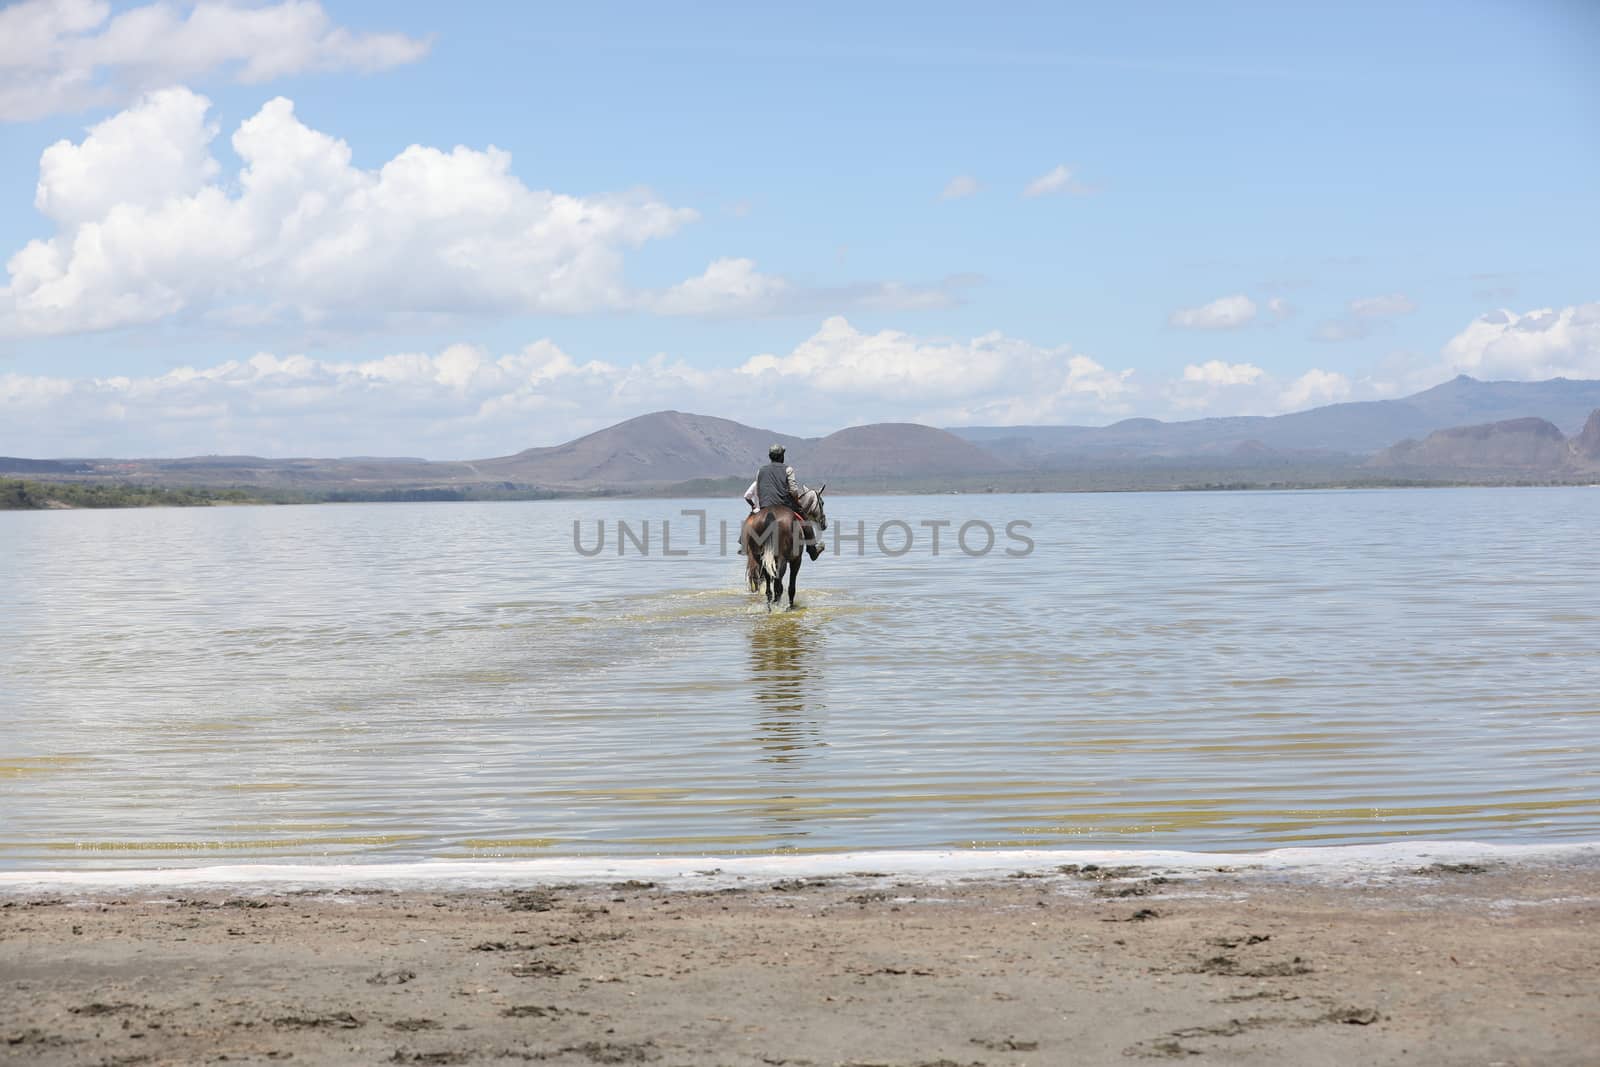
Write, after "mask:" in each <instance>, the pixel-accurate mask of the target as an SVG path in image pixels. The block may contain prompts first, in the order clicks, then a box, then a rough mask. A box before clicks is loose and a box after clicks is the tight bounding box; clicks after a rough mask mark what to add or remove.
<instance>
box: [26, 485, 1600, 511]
mask: <svg viewBox="0 0 1600 1067" xmlns="http://www.w3.org/2000/svg"><path fill="white" fill-rule="evenodd" d="M1595 487H1600V482H1597V481H1596V480H1595V479H1594V478H1593V477H1592V476H1585V477H1581V478H1580V477H1573V478H1565V479H1559V478H1557V479H1552V478H1517V477H1514V476H1503V477H1485V478H1481V479H1464V478H1424V477H1418V478H1396V477H1384V478H1371V479H1350V478H1343V479H1338V480H1330V481H1325V482H1322V481H1314V480H1313V481H1259V482H1257V481H1229V482H1198V483H1179V484H1116V483H1112V484H1104V485H1070V484H1065V485H1064V484H1044V485H1015V486H1003V487H1002V486H982V487H980V486H973V485H959V484H958V485H951V486H948V487H945V488H938V487H934V486H930V485H926V484H922V483H918V484H916V485H912V486H896V485H892V484H890V485H876V486H851V485H848V484H841V485H837V486H834V485H830V487H829V492H830V495H833V496H841V497H845V496H948V495H958V496H1002V495H1028V494H1058V493H1060V494H1079V493H1219V492H1221V493H1227V492H1249V493H1262V492H1305V491H1316V490H1363V489H1471V488H1481V489H1536V488H1543V489H1556V488H1595ZM739 493H740V491H739V489H737V488H735V487H733V486H732V485H731V484H730V485H717V486H707V485H705V484H702V483H691V484H689V485H666V486H642V487H629V488H618V489H593V490H577V489H572V490H563V489H543V488H537V487H528V488H526V489H501V488H492V489H491V488H475V487H471V486H461V487H445V486H418V487H415V488H397V489H374V490H365V491H363V490H347V489H333V490H326V491H322V492H318V491H310V490H301V491H296V490H277V489H274V490H267V491H262V490H260V489H250V488H245V487H242V486H236V485H234V486H203V485H200V486H184V487H170V486H162V485H156V484H151V483H142V482H141V483H134V482H119V481H110V480H104V481H99V480H97V481H87V480H85V481H54V480H38V479H20V478H0V511H77V510H105V509H121V508H150V507H219V506H279V505H304V504H423V503H438V504H460V503H483V502H495V501H528V500H677V499H714V498H716V497H719V496H727V497H728V498H729V499H730V500H736V499H737V498H738V496H739Z"/></svg>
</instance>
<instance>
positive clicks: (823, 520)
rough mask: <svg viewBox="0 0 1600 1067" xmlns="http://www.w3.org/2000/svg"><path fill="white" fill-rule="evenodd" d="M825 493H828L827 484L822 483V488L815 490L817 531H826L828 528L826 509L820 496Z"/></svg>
mask: <svg viewBox="0 0 1600 1067" xmlns="http://www.w3.org/2000/svg"><path fill="white" fill-rule="evenodd" d="M827 491H828V483H827V482H823V483H822V488H820V489H818V490H817V516H816V523H817V529H819V530H826V529H827V528H828V509H827V508H826V507H825V506H824V505H823V503H822V494H823V493H825V492H827Z"/></svg>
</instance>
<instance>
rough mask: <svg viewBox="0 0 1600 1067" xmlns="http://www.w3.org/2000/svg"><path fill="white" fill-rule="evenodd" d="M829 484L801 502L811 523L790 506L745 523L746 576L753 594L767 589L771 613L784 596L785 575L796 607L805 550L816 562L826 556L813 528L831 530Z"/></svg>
mask: <svg viewBox="0 0 1600 1067" xmlns="http://www.w3.org/2000/svg"><path fill="white" fill-rule="evenodd" d="M827 488H828V485H827V483H826V482H824V483H823V485H822V488H821V489H818V490H816V491H815V492H811V491H807V492H806V493H805V494H804V496H805V497H806V499H804V500H802V501H801V504H802V506H804V507H805V508H806V509H807V510H808V511H810V512H811V513H812V514H811V518H810V522H809V523H808V521H807V520H806V518H805V516H803V515H801V514H800V513H799V512H797V511H795V510H794V509H793V508H789V507H782V506H779V507H771V508H762V509H760V510H759V511H756V512H754V513H752V514H751V515H750V516H749V517H748V518H746V519H745V520H744V525H743V526H742V527H741V528H740V529H739V544H740V546H741V547H742V548H743V550H744V555H745V577H746V578H747V579H749V582H750V591H751V592H752V593H754V592H756V591H757V590H759V589H761V588H762V586H763V585H765V587H766V595H767V610H768V611H771V610H772V605H774V604H776V603H777V602H778V600H779V598H781V597H782V596H783V576H784V573H785V572H787V573H788V575H789V607H790V608H791V609H792V608H793V607H794V586H795V581H796V580H797V579H798V578H799V577H800V564H801V562H802V556H801V550H802V549H804V550H805V552H806V554H808V555H809V556H810V557H811V558H812V559H816V558H817V557H818V556H820V555H822V543H821V542H820V541H818V540H816V539H815V538H814V537H813V536H812V535H811V530H810V526H811V525H813V524H814V525H815V526H816V528H817V529H819V530H826V529H827V528H828V515H827V512H826V510H825V509H824V508H823V505H822V494H823V492H824V491H825V490H826V489H827Z"/></svg>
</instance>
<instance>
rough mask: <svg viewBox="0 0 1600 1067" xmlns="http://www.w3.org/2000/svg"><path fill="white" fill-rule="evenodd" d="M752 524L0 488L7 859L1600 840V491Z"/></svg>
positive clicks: (1043, 505) (955, 503) (1205, 499)
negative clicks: (198, 501)
mask: <svg viewBox="0 0 1600 1067" xmlns="http://www.w3.org/2000/svg"><path fill="white" fill-rule="evenodd" d="M684 508H706V509H709V514H710V523H709V528H708V531H707V542H708V543H707V544H706V545H705V546H703V547H702V546H701V545H700V544H698V535H699V528H698V520H697V519H696V518H695V517H692V516H691V517H684V516H682V515H680V509H684ZM743 510H744V507H743V504H742V503H740V502H739V501H737V500H734V501H699V502H694V501H649V500H635V501H604V502H574V501H554V502H528V503H483V504H415V505H412V504H379V505H328V506H317V507H277V508H273V507H240V508H212V509H190V510H180V509H152V510H137V511H102V512H95V511H75V512H48V513H38V512H33V513H0V609H3V610H0V670H3V673H0V867H4V868H10V869H21V868H52V869H64V868H84V867H115V866H156V865H172V864H182V865H190V864H192V865H204V864H214V863H219V862H226V863H235V862H263V861H265V862H282V863H304V862H313V861H331V860H337V861H343V862H380V861H400V860H414V859H420V858H445V857H448V858H455V859H460V858H491V857H530V856H549V855H576V854H587V855H601V854H603V855H638V856H642V855H655V854H663V855H698V854H711V855H730V854H739V853H768V852H785V851H801V852H807V851H836V850H868V849H904V848H913V847H916V848H927V847H958V848H1021V847H1038V846H1079V847H1105V846H1112V847H1129V848H1182V849H1200V850H1210V849H1218V850H1222V849H1227V850H1235V849H1253V848H1263V847H1268V846H1274V845H1285V844H1344V843H1372V842H1382V841H1389V840H1393V839H1396V838H1403V837H1406V836H1423V837H1428V838H1435V839H1439V838H1455V839H1470V840H1479V841H1519V842H1556V841H1573V840H1592V839H1596V838H1600V570H1597V568H1600V554H1597V552H1596V548H1595V546H1596V534H1597V531H1600V491H1597V490H1591V489H1467V490H1431V491H1406V490H1391V491H1372V492H1326V493H1320V492H1319V493H1313V492H1295V493H1167V494H1107V495H1021V496H953V495H952V496H924V497H844V496H840V497H837V498H835V499H833V500H831V501H830V507H829V510H830V519H832V520H833V522H832V529H831V530H830V535H831V534H832V533H835V532H838V531H840V530H843V531H844V532H846V533H851V534H853V533H854V532H855V531H856V529H857V527H856V523H858V522H861V523H863V524H864V532H865V534H866V544H865V546H864V550H863V551H861V552H860V554H857V549H856V547H855V546H853V545H850V544H846V545H844V546H843V547H844V549H845V551H844V552H843V553H841V554H836V553H834V552H833V551H832V550H831V549H830V551H829V552H827V553H826V554H824V555H823V557H822V559H821V560H820V561H819V562H817V563H815V564H810V563H808V564H807V565H806V567H805V570H804V571H803V572H802V575H801V581H800V604H801V607H800V610H796V611H794V612H784V611H779V612H776V613H773V614H770V615H769V614H768V613H767V612H766V611H765V610H764V608H763V606H762V604H761V602H760V600H759V599H758V598H756V597H753V596H752V595H751V594H749V593H748V592H747V591H746V590H745V589H744V588H743V585H742V581H741V577H742V561H741V560H740V558H739V557H737V556H735V555H732V554H728V555H723V554H722V553H721V552H720V551H719V545H718V530H717V523H718V520H719V519H724V518H725V519H727V520H728V521H729V522H730V523H736V522H737V521H738V519H739V517H740V516H741V514H742V512H743ZM575 519H581V520H582V522H583V527H582V536H581V539H580V543H582V544H583V545H584V546H585V547H592V546H593V544H594V540H595V536H596V529H597V523H599V524H602V525H604V526H605V528H606V534H607V538H608V539H607V542H606V551H605V552H603V553H602V554H601V555H599V556H596V557H593V558H589V557H586V556H584V555H581V554H579V553H578V552H577V551H575V550H574V542H573V522H574V520H575ZM619 519H622V520H627V521H628V522H629V524H630V527H631V528H633V529H634V530H638V529H639V528H640V526H641V524H642V521H643V520H646V519H648V520H650V525H651V534H652V541H651V545H650V548H651V553H650V554H649V555H648V556H645V555H642V554H641V553H640V552H638V550H637V549H636V547H635V546H634V545H633V544H632V543H629V544H628V545H627V552H626V554H625V555H623V556H621V557H619V556H618V555H617V552H616V546H615V540H616V527H615V523H616V521H617V520H619ZM897 519H898V520H901V521H904V522H905V523H907V524H908V525H909V526H910V528H911V530H912V532H913V533H914V534H915V536H916V543H915V544H914V546H913V548H912V550H911V551H910V552H908V553H906V554H904V555H901V556H898V557H888V556H885V555H883V554H882V553H880V551H879V549H878V546H877V545H876V544H875V543H874V542H875V536H874V534H875V532H876V531H877V530H879V529H880V528H883V529H884V530H885V544H886V545H887V546H888V547H889V548H890V549H898V548H899V547H900V545H901V544H902V543H903V542H904V539H905V531H904V530H902V529H901V528H899V527H894V526H889V527H882V525H881V524H883V523H885V522H892V521H893V520H897ZM663 520H670V521H671V523H672V542H673V550H674V551H675V552H677V551H682V550H684V549H687V550H688V554H687V555H682V556H678V555H674V556H663V555H662V554H661V552H660V549H661V545H660V533H661V530H660V526H661V522H662V521H663ZM937 520H950V521H951V522H952V523H953V525H952V526H950V527H946V528H943V529H942V530H941V537H942V543H941V551H940V553H939V554H938V555H937V556H935V555H933V554H932V553H931V551H930V550H929V547H930V546H929V544H928V538H929V536H930V533H931V531H930V529H929V528H927V527H925V526H922V525H920V524H921V523H923V522H924V521H937ZM970 520H982V521H984V522H987V523H989V524H991V526H992V527H993V528H994V529H995V530H996V531H997V540H996V544H995V547H994V549H993V550H992V551H990V552H989V553H988V554H987V555H982V556H973V555H968V554H966V553H963V552H962V551H961V550H960V549H959V548H957V547H956V546H955V545H954V544H953V543H952V542H953V538H954V534H955V531H956V527H958V526H960V525H961V524H962V523H965V522H968V521H970ZM1016 520H1021V521H1024V522H1027V523H1029V524H1031V526H1030V528H1028V529H1027V530H1026V531H1023V532H1024V534H1025V536H1027V537H1029V538H1031V539H1032V543H1033V549H1032V551H1031V552H1029V553H1027V554H1024V555H1007V554H1006V551H1005V550H1006V549H1007V548H1008V547H1009V548H1011V549H1012V550H1013V551H1021V549H1022V547H1023V545H1022V542H1021V541H1020V540H1016V539H1009V538H1008V537H1007V535H1006V533H1005V526H1006V524H1007V523H1008V522H1012V521H1016ZM969 534H970V536H969V538H968V542H969V545H970V546H971V547H974V548H981V547H983V541H984V537H983V536H982V532H981V527H971V528H970V529H969Z"/></svg>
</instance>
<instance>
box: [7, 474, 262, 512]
mask: <svg viewBox="0 0 1600 1067" xmlns="http://www.w3.org/2000/svg"><path fill="white" fill-rule="evenodd" d="M256 502H257V501H256V498H255V497H252V496H251V495H250V494H249V493H247V492H245V491H244V490H243V489H160V488H157V487H155V486H151V485H126V484H122V483H114V482H113V483H108V482H29V481H23V480H22V479H20V478H0V511H29V510H37V509H45V508H149V507H180V508H190V507H209V506H210V505H212V504H251V503H256Z"/></svg>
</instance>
